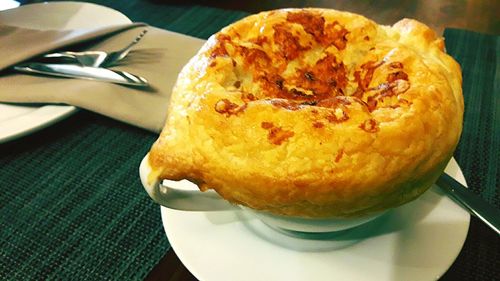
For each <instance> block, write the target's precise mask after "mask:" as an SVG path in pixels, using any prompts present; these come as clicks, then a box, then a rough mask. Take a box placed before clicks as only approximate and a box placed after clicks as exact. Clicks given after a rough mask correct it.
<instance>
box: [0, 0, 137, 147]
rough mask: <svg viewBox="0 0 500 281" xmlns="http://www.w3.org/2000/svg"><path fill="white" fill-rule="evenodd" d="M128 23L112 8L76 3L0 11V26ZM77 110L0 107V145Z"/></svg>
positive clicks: (84, 26) (71, 27)
mask: <svg viewBox="0 0 500 281" xmlns="http://www.w3.org/2000/svg"><path fill="white" fill-rule="evenodd" d="M130 22H131V21H130V20H129V19H128V18H127V17H126V16H125V15H123V14H121V13H120V12H118V11H115V10H113V9H110V8H107V7H104V6H99V5H95V4H89V3H78V2H52V3H38V4H31V5H26V6H20V7H18V8H15V9H10V10H5V11H1V12H0V24H8V25H13V26H20V27H26V28H34V29H40V30H47V29H59V30H65V29H77V28H94V27H105V26H109V25H114V24H126V23H130ZM0 89H1V85H0ZM76 111H77V109H76V107H74V106H68V105H46V106H20V105H10V104H0V143H2V142H6V141H9V140H12V139H16V138H19V137H21V136H24V135H27V134H30V133H33V132H35V131H37V130H40V129H42V128H45V127H47V126H49V125H52V124H54V123H55V122H57V121H59V120H62V119H64V118H66V117H68V116H70V115H71V114H73V113H75V112H76Z"/></svg>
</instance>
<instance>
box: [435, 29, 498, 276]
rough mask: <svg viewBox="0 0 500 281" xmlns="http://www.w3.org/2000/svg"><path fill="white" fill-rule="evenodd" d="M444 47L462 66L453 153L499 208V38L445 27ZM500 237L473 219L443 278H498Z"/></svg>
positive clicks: (478, 189)
mask: <svg viewBox="0 0 500 281" xmlns="http://www.w3.org/2000/svg"><path fill="white" fill-rule="evenodd" d="M444 37H445V39H446V49H447V51H448V53H449V54H450V55H451V56H453V57H454V58H455V59H456V60H457V61H458V62H459V63H460V65H461V67H462V74H463V93H464V103H465V113H464V128H463V132H462V137H461V139H460V143H459V145H458V147H457V150H456V152H455V155H454V157H455V158H456V159H457V162H458V163H459V165H460V167H461V168H462V171H463V173H464V175H465V178H466V180H467V183H468V185H469V188H471V189H472V190H473V191H474V192H475V193H477V194H479V195H480V196H481V197H483V198H484V199H485V200H486V201H487V202H489V203H490V204H492V205H495V206H496V207H497V208H500V202H499V200H498V193H499V189H498V184H499V179H500V172H499V168H500V99H499V95H500V91H499V83H500V45H499V37H498V36H492V35H484V34H479V33H475V32H470V31H465V30H458V29H446V30H445V32H444ZM438 235H439V234H438ZM499 260H500V237H499V236H498V235H497V234H496V233H495V232H493V231H492V230H491V229H489V228H488V227H486V226H485V225H484V224H483V223H482V222H480V221H479V220H478V219H477V218H475V217H472V218H471V226H470V228H469V233H468V235H467V239H466V241H465V244H464V247H463V249H462V251H461V252H460V255H459V256H458V258H457V260H456V261H455V263H454V264H453V265H452V267H451V268H450V270H449V271H448V272H447V274H446V275H445V276H443V278H442V279H443V280H498V279H499V277H500V267H499V266H498V261H499Z"/></svg>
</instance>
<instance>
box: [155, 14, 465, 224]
mask: <svg viewBox="0 0 500 281" xmlns="http://www.w3.org/2000/svg"><path fill="white" fill-rule="evenodd" d="M461 79H462V78H461V71H460V67H459V65H458V64H457V63H456V62H455V61H454V60H453V59H452V58H451V57H450V56H448V55H447V54H446V53H445V52H444V43H443V40H442V39H441V38H438V37H437V36H436V34H435V33H434V32H433V31H432V30H431V29H429V28H428V27H427V26H426V25H424V24H422V23H419V22H417V21H415V20H411V19H403V20H401V21H399V22H397V23H396V24H394V25H393V26H392V27H391V26H381V25H377V24H376V23H374V22H373V21H371V20H368V19H366V18H365V17H363V16H360V15H356V14H352V13H347V12H340V11H335V10H328V9H284V10H275V11H270V12H262V13H260V14H256V15H252V16H249V17H247V18H244V19H242V20H240V21H238V22H235V23H233V24H231V25H230V26H228V27H226V28H224V29H222V30H221V31H220V32H219V33H217V34H215V35H213V36H212V37H210V38H209V40H208V41H207V42H206V44H205V45H204V46H203V48H202V49H201V50H200V51H199V53H198V54H197V55H196V56H195V57H194V58H192V59H191V60H190V62H189V63H188V64H187V65H186V66H185V67H184V69H183V70H182V72H181V73H180V75H179V77H178V81H177V84H176V86H175V88H174V90H173V95H172V99H171V102H170V107H169V113H168V118H167V122H166V124H165V128H164V129H163V131H162V133H161V135H160V137H159V139H158V140H157V142H156V143H155V144H154V145H153V147H152V149H151V151H150V154H149V163H150V165H151V167H152V169H153V171H154V172H153V174H152V175H151V179H152V180H155V179H171V180H180V179H189V180H191V181H193V182H195V183H197V184H198V185H199V187H200V189H201V190H207V189H214V190H215V191H217V192H218V193H219V194H220V195H221V196H222V197H224V198H225V199H226V200H229V201H230V202H233V203H236V204H241V205H244V206H247V207H250V208H253V209H257V210H265V211H269V212H271V213H275V214H281V215H290V216H299V217H317V218H320V217H353V216H362V215H366V214H370V213H374V212H378V211H382V210H384V209H387V208H391V207H395V206H398V205H401V204H403V203H406V202H408V201H410V200H413V199H415V198H416V197H417V196H419V195H420V194H422V193H423V192H424V191H425V190H427V189H428V188H429V187H430V186H431V185H432V183H433V182H434V181H435V180H436V179H437V177H438V176H439V174H440V173H442V171H443V169H444V167H445V166H446V164H447V162H448V161H449V159H450V158H451V156H452V153H453V151H454V149H455V147H456V145H457V142H458V139H459V136H460V133H461V128H462V115H463V97H462V89H461Z"/></svg>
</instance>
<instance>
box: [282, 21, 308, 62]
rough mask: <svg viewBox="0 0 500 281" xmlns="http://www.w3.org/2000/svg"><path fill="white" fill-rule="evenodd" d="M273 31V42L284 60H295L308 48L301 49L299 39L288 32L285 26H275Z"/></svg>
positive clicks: (287, 27)
mask: <svg viewBox="0 0 500 281" xmlns="http://www.w3.org/2000/svg"><path fill="white" fill-rule="evenodd" d="M273 29H274V35H273V37H274V42H275V43H276V45H278V47H279V49H280V51H281V55H282V56H283V57H284V58H285V59H286V60H293V59H295V58H297V57H298V56H299V55H300V54H301V53H302V52H303V51H305V50H307V49H308V47H302V46H301V45H300V43H299V39H298V38H297V37H296V36H293V34H292V33H291V32H290V31H289V29H290V27H289V26H287V25H285V24H276V25H274V26H273Z"/></svg>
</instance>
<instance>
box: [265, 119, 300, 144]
mask: <svg viewBox="0 0 500 281" xmlns="http://www.w3.org/2000/svg"><path fill="white" fill-rule="evenodd" d="M260 126H261V127H262V128H263V129H266V130H268V134H267V139H268V140H269V141H270V142H271V143H272V144H275V145H280V144H282V143H283V142H284V141H286V140H287V139H289V138H291V137H293V135H294V134H295V133H294V132H293V131H288V130H283V129H282V128H281V127H276V126H274V124H273V123H271V122H262V123H261V124H260Z"/></svg>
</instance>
